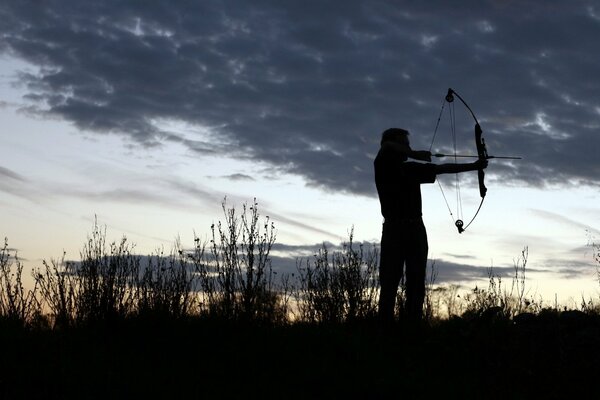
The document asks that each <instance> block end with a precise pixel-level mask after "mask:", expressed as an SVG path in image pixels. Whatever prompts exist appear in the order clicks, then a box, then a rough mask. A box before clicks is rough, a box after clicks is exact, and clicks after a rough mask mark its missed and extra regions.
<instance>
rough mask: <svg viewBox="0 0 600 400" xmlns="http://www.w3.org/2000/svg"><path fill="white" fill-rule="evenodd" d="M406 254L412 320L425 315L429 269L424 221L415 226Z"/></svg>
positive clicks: (407, 284) (407, 288)
mask: <svg viewBox="0 0 600 400" xmlns="http://www.w3.org/2000/svg"><path fill="white" fill-rule="evenodd" d="M409 242H410V243H408V245H407V248H408V249H410V250H408V253H407V255H406V311H407V314H408V318H409V319H411V320H420V319H421V318H422V317H423V302H424V300H425V273H426V270H427V253H428V251H429V246H428V244H427V231H426V230H425V226H424V225H423V224H422V223H419V224H417V225H416V226H415V229H414V234H413V235H411V237H410V239H409Z"/></svg>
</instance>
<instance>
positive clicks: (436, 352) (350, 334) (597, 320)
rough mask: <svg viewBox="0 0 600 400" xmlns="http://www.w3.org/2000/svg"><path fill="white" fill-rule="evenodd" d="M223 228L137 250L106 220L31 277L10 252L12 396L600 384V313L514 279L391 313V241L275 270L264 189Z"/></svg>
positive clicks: (566, 388)
mask: <svg viewBox="0 0 600 400" xmlns="http://www.w3.org/2000/svg"><path fill="white" fill-rule="evenodd" d="M224 211H225V217H226V218H225V222H224V223H223V224H220V223H219V224H217V225H216V226H213V230H212V232H213V237H212V240H211V241H210V243H208V244H201V243H199V241H197V242H196V246H195V248H194V249H186V250H184V249H181V248H180V247H178V246H176V247H175V249H174V250H173V251H172V252H171V253H169V254H162V253H159V254H154V255H150V256H147V257H141V256H137V255H135V254H132V252H131V247H130V244H129V243H128V242H127V240H126V239H125V238H123V239H122V240H121V241H117V242H113V243H108V242H107V241H106V233H105V230H102V229H101V228H100V227H99V226H98V225H97V224H96V226H95V227H94V229H93V232H92V234H91V235H90V236H89V237H88V240H87V241H86V243H85V244H84V246H83V250H82V252H81V261H79V262H69V261H65V260H51V261H49V262H45V263H44V264H43V266H42V267H40V268H38V269H36V270H35V271H34V272H33V276H34V279H35V287H33V288H30V289H26V288H24V287H23V284H22V274H23V271H22V264H21V263H20V262H19V260H18V257H16V256H15V255H14V254H11V251H10V250H9V247H8V244H6V245H5V246H4V248H3V249H1V252H0V343H1V350H0V399H19V398H23V399H35V398H40V399H41V398H44V399H48V398H56V399H64V398H77V399H88V398H89V399H92V398H93V399H96V398H98V399H108V398H111V399H113V398H132V397H135V398H143V397H148V398H242V397H250V398H277V399H288V398H291V399H306V398H328V399H330V398H348V397H351V398H367V399H380V398H381V399H383V398H411V399H412V398H439V397H445V398H477V399H480V398H485V399H500V398H502V399H526V398H528V399H530V398H556V399H559V398H560V399H563V398H578V399H581V398H598V396H599V395H600V387H599V386H598V385H597V383H596V382H597V376H598V373H599V372H600V370H599V368H598V360H599V359H600V351H599V350H598V349H599V348H600V346H598V341H599V339H600V315H599V313H598V309H597V307H596V306H595V305H594V304H593V302H591V301H590V302H589V303H584V304H582V305H581V307H580V308H579V309H565V308H564V307H559V306H558V305H554V306H550V307H548V306H544V305H543V304H542V303H541V302H539V301H537V302H536V301H534V300H533V299H529V298H527V297H526V296H525V293H526V292H525V290H524V283H525V272H526V263H527V253H526V250H524V251H523V254H522V257H521V258H520V261H519V262H518V263H517V264H516V265H515V275H514V278H513V282H512V284H511V285H509V286H508V287H509V288H510V289H508V288H507V287H505V286H502V282H501V281H500V280H499V279H498V278H497V277H495V276H494V275H493V274H490V281H489V286H488V288H486V289H473V290H472V291H471V292H470V293H469V294H468V295H467V296H463V297H461V299H460V302H458V301H457V300H456V296H455V293H454V291H453V288H452V287H441V286H436V285H434V282H428V285H427V287H428V294H427V299H426V304H425V306H424V311H425V319H424V320H423V322H422V323H421V324H418V325H416V324H407V323H406V322H404V318H403V301H404V299H403V291H402V288H401V290H399V293H398V307H397V318H396V322H395V323H394V324H393V325H392V326H386V327H383V326H381V325H380V324H379V323H378V322H377V319H376V308H377V307H376V303H377V290H378V286H377V252H376V251H375V250H369V249H364V248H363V247H362V246H357V245H355V244H353V243H352V236H350V240H349V241H348V243H346V245H344V247H343V249H342V250H340V251H334V252H330V251H328V249H327V248H326V247H323V248H322V249H321V251H319V252H318V254H316V255H315V257H314V259H312V260H305V261H304V262H299V264H298V271H297V274H296V275H295V276H293V277H290V276H285V277H281V276H277V275H276V274H274V272H273V270H272V268H271V265H270V258H269V253H270V250H271V248H272V245H273V243H274V241H275V235H274V230H273V226H272V224H271V223H269V221H268V220H266V221H264V222H259V216H258V212H257V207H256V204H254V205H252V206H251V207H249V208H248V209H246V207H244V209H243V211H242V213H241V214H239V215H238V214H236V212H235V210H232V209H229V210H228V209H225V207H224Z"/></svg>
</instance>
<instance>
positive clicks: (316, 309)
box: [296, 231, 378, 323]
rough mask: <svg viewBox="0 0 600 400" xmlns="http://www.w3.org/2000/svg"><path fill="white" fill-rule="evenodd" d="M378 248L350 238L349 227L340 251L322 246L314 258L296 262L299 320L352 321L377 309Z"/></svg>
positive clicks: (369, 314)
mask: <svg viewBox="0 0 600 400" xmlns="http://www.w3.org/2000/svg"><path fill="white" fill-rule="evenodd" d="M377 261H378V251H377V249H376V248H372V249H368V250H366V249H365V248H364V245H362V244H360V245H359V246H358V247H357V246H356V245H355V243H354V242H353V231H351V232H350V234H349V241H348V242H346V243H344V244H343V245H342V250H341V251H335V252H333V253H330V252H329V250H328V249H327V246H326V245H325V244H323V246H322V247H321V248H320V249H319V250H318V252H317V254H315V256H314V259H313V260H310V259H307V260H305V261H304V262H302V261H301V262H300V263H299V265H298V273H299V285H298V287H297V290H296V299H297V301H298V311H299V317H300V320H303V321H308V322H319V323H340V322H353V321H356V320H359V319H368V318H373V317H374V316H375V315H376V313H377V295H378V273H377V272H378V271H377Z"/></svg>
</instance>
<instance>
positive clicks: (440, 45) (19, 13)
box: [0, 0, 600, 195]
mask: <svg viewBox="0 0 600 400" xmlns="http://www.w3.org/2000/svg"><path fill="white" fill-rule="evenodd" d="M461 5H462V7H456V6H455V5H454V4H450V3H449V2H443V1H434V2H426V3H423V4H412V5H411V6H405V5H402V4H401V3H390V2H386V1H371V2H357V1H331V2H326V3H324V2H316V1H315V2H313V1H286V2H280V1H275V0H263V1H253V2H245V1H228V2H222V1H209V0H206V1H202V2H187V1H175V2H172V1H153V2H127V3H121V2H106V1H86V2H81V1H75V0H61V1H45V2H42V3H40V2H34V1H20V2H4V3H3V5H1V6H0V18H1V19H2V21H3V23H2V25H1V26H0V52H2V53H4V54H8V55H11V56H14V57H18V58H20V59H23V60H26V61H28V62H29V63H32V64H34V65H35V66H37V67H38V68H37V70H36V71H35V72H27V73H25V72H23V73H22V74H21V75H20V76H19V78H18V79H19V83H20V84H22V85H25V88H26V90H27V92H28V95H27V99H28V100H29V102H30V103H31V104H34V105H35V106H36V108H37V111H38V112H41V113H47V114H50V115H52V116H58V117H61V118H64V119H65V120H67V121H71V122H72V123H74V124H75V125H76V126H77V127H78V128H80V129H81V130H85V131H86V132H95V133H98V134H105V133H112V134H118V135H122V136H124V137H125V138H127V139H128V140H132V141H133V142H134V143H136V144H138V145H142V146H157V145H161V144H164V143H168V142H176V143H181V144H183V145H185V146H187V147H188V148H189V149H190V150H192V151H195V152H198V153H199V154H205V153H207V152H210V153H213V154H214V153H217V154H223V155H228V156H231V157H237V158H244V159H251V160H259V161H263V162H268V163H270V164H272V165H273V166H274V167H276V168H279V169H280V170H282V171H285V172H290V173H295V174H299V175H301V176H303V177H304V178H305V179H306V180H307V181H308V182H309V183H310V184H312V185H315V186H318V187H321V188H324V189H326V190H332V191H345V192H350V193H356V194H363V195H374V186H373V182H372V159H373V156H374V153H375V152H376V151H377V147H378V146H377V144H378V141H379V135H380V133H381V132H382V131H383V130H384V129H386V128H388V127H390V126H402V127H405V128H408V129H409V130H411V132H413V133H414V134H413V143H414V147H422V148H428V146H429V144H430V142H431V138H432V134H433V128H434V125H435V120H436V118H437V113H438V111H439V109H440V104H441V101H442V99H443V96H444V94H445V91H446V89H447V88H448V87H449V86H451V87H453V88H454V89H456V90H457V91H458V92H459V93H461V95H462V96H463V97H464V98H465V99H466V100H467V101H468V102H469V104H470V106H471V107H472V108H473V109H474V111H475V113H476V115H477V117H478V119H479V120H480V122H481V124H482V126H483V129H484V135H485V137H486V139H487V143H488V150H489V152H490V154H500V155H502V154H504V155H512V154H514V155H521V156H523V157H525V159H524V160H523V161H522V162H519V163H518V164H515V163H513V164H509V163H501V162H498V161H495V162H494V164H493V165H492V166H491V167H490V168H489V170H488V171H489V176H490V178H494V177H495V178H496V179H501V180H502V182H505V183H506V182H513V183H514V184H527V185H542V184H559V185H564V184H573V183H578V184H579V183H587V184H592V185H597V184H598V176H600V174H599V172H600V163H599V162H598V149H600V135H598V134H597V132H598V128H599V127H600V101H599V100H598V96H597V94H598V91H599V89H600V81H598V80H597V79H595V76H596V74H597V71H598V70H600V59H599V58H598V54H600V52H599V50H600V48H599V47H600V45H598V42H597V41H596V40H595V39H594V38H597V37H598V36H599V35H600V9H596V8H595V6H594V3H593V2H584V1H575V2H559V1H548V2H544V3H543V4H542V3H539V2H518V3H517V2H499V1H491V0H490V1H472V2H462V3H461ZM463 112H464V110H460V109H459V106H458V105H457V113H463ZM465 115H466V114H465ZM160 121H181V122H182V123H185V124H189V125H190V126H192V127H193V126H196V127H198V130H197V132H198V135H197V136H196V135H194V134H193V130H192V134H189V132H188V134H186V135H183V134H181V133H180V132H177V131H174V130H171V129H169V128H168V125H167V126H165V125H164V124H161V123H160ZM457 123H459V124H461V125H460V126H459V132H462V131H463V130H464V132H465V133H464V136H461V137H459V138H458V141H459V147H461V149H460V150H462V151H469V150H474V144H473V140H472V137H471V135H472V134H471V130H472V121H468V118H467V119H465V120H461V119H460V118H459V119H458V120H457ZM441 129H442V130H445V131H447V129H446V128H444V127H443V124H442V127H441ZM443 133H444V132H443V131H442V132H441V133H440V134H443ZM207 136H208V138H207ZM444 143H445V142H443V139H440V142H439V146H441V147H442V148H444ZM437 146H438V144H436V147H437ZM0 172H2V171H0ZM3 175H5V176H9V175H7V173H6V171H5V173H3ZM10 178H13V179H14V176H11V177H10ZM235 178H238V179H242V178H245V177H244V176H242V175H239V176H237V177H235Z"/></svg>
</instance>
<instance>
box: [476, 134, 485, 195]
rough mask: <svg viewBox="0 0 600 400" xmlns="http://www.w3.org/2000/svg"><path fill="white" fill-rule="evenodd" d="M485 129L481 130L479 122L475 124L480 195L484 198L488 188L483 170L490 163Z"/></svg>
mask: <svg viewBox="0 0 600 400" xmlns="http://www.w3.org/2000/svg"><path fill="white" fill-rule="evenodd" d="M482 133H483V131H482V130H481V126H479V123H476V124H475V144H476V146H477V155H478V156H479V160H477V163H478V164H479V166H478V167H479V169H478V170H477V178H478V180H479V195H480V196H481V198H482V199H483V198H484V197H485V194H486V193H487V188H486V187H485V173H484V172H483V170H484V169H485V168H487V164H488V161H487V159H488V154H487V149H486V147H485V141H484V140H483V138H482Z"/></svg>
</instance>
